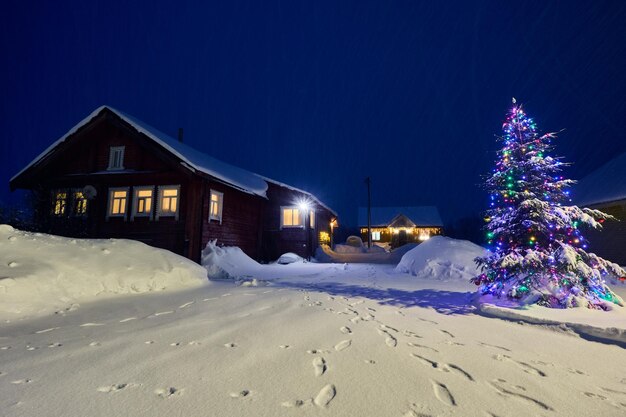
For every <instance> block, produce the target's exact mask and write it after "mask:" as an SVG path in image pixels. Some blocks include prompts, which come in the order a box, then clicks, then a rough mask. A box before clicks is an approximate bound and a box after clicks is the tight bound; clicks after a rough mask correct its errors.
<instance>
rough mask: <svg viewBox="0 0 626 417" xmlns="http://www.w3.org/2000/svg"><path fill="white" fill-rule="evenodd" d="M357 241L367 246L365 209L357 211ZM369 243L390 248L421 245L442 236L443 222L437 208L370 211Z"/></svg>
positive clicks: (372, 209) (379, 208)
mask: <svg viewBox="0 0 626 417" xmlns="http://www.w3.org/2000/svg"><path fill="white" fill-rule="evenodd" d="M358 219H359V228H360V231H361V239H363V242H367V207H359V217H358ZM371 226H372V243H379V244H389V245H390V246H391V247H392V248H396V247H399V246H402V245H404V244H406V243H421V242H423V241H425V240H427V239H429V238H430V237H431V236H435V235H441V234H443V222H442V221H441V217H440V216H439V211H438V210H437V207H434V206H421V207H372V208H371Z"/></svg>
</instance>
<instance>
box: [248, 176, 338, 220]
mask: <svg viewBox="0 0 626 417" xmlns="http://www.w3.org/2000/svg"><path fill="white" fill-rule="evenodd" d="M254 175H257V176H258V177H259V178H263V179H264V180H265V181H267V182H271V183H272V184H274V185H278V186H279V187H283V188H287V189H289V190H292V191H297V192H299V193H303V194H306V195H307V196H309V199H310V200H311V201H313V202H315V203H317V204H319V205H320V206H322V207H324V208H325V209H326V210H328V211H330V212H331V213H332V214H334V215H335V216H337V212H336V211H335V210H333V209H331V208H330V207H328V206H327V205H326V204H324V203H323V202H322V201H321V200H319V199H318V198H317V197H315V196H314V195H313V194H311V193H310V192H308V191H304V190H301V189H299V188H296V187H292V186H291V185H288V184H285V183H283V182H280V181H276V180H273V179H271V178H267V177H264V176H263V175H259V174H254Z"/></svg>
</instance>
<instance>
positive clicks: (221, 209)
mask: <svg viewBox="0 0 626 417" xmlns="http://www.w3.org/2000/svg"><path fill="white" fill-rule="evenodd" d="M213 195H217V197H218V201H217V204H218V214H217V215H215V216H214V215H213V212H212V210H211V208H212V207H211V206H212V205H213V199H212V197H213ZM223 213H224V193H222V192H220V191H216V190H210V192H209V223H210V222H211V220H217V221H219V222H220V224H222V214H223Z"/></svg>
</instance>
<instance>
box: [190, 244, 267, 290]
mask: <svg viewBox="0 0 626 417" xmlns="http://www.w3.org/2000/svg"><path fill="white" fill-rule="evenodd" d="M202 266H203V267H204V268H205V269H206V271H207V273H208V276H209V279H217V280H219V279H234V280H238V279H241V278H243V277H245V276H247V275H249V273H250V271H251V270H256V269H258V268H259V267H260V266H261V265H260V264H259V263H258V262H257V261H255V260H254V259H252V258H250V257H249V256H248V255H246V254H245V253H244V251H242V250H241V249H240V248H238V247H237V246H224V247H220V246H217V241H216V240H212V241H209V243H207V245H206V247H205V248H204V250H203V251H202Z"/></svg>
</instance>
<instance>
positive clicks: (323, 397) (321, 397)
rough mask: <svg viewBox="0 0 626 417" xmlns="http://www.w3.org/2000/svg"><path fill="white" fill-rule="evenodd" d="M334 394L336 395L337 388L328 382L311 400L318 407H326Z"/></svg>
mask: <svg viewBox="0 0 626 417" xmlns="http://www.w3.org/2000/svg"><path fill="white" fill-rule="evenodd" d="M335 395H337V390H336V389H335V386H334V385H332V384H328V385H326V386H324V388H322V389H321V390H320V392H319V393H318V394H317V396H316V397H315V398H314V399H313V402H314V403H315V405H317V406H318V407H322V408H326V407H328V405H329V404H330V402H331V401H332V400H333V398H335Z"/></svg>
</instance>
